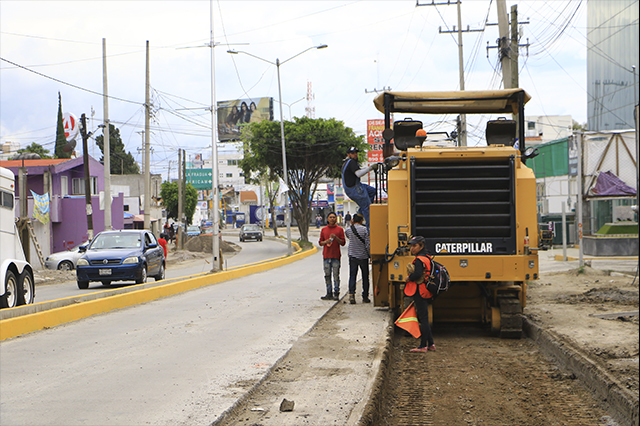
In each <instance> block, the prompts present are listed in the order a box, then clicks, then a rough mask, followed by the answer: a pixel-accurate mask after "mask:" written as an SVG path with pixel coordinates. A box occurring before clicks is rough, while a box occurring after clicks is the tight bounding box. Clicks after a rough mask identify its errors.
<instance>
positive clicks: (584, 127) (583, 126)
mask: <svg viewBox="0 0 640 426" xmlns="http://www.w3.org/2000/svg"><path fill="white" fill-rule="evenodd" d="M571 129H572V130H587V123H583V124H580V123H578V122H577V121H576V120H573V125H572V126H571Z"/></svg>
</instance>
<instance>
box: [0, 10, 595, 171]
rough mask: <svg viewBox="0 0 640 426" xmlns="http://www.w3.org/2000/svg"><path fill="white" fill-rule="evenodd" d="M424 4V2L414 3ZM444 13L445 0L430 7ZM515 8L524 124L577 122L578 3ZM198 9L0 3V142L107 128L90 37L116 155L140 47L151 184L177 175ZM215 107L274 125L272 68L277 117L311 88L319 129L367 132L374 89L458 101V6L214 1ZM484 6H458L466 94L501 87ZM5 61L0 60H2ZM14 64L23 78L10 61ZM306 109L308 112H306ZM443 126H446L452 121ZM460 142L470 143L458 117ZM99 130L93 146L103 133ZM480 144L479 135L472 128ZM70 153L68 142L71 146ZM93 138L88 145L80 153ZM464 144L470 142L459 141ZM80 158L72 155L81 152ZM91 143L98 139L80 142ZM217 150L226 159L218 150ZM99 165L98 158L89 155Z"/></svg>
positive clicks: (127, 137) (207, 70) (201, 72)
mask: <svg viewBox="0 0 640 426" xmlns="http://www.w3.org/2000/svg"><path fill="white" fill-rule="evenodd" d="M420 3H421V4H427V3H428V4H430V3H431V1H430V0H421V1H420ZM438 3H446V0H438V1H436V4H438ZM516 3H517V4H518V14H519V21H521V22H522V21H528V22H529V23H528V24H523V25H521V33H522V39H521V43H522V44H524V43H526V42H527V39H528V41H529V43H530V44H531V46H530V47H529V49H528V56H527V49H526V48H525V47H521V48H520V49H521V53H522V56H521V57H520V87H522V88H524V89H525V90H527V92H528V93H529V94H530V95H531V96H532V100H531V101H530V102H529V103H528V104H527V110H526V114H527V116H538V115H571V116H572V117H573V119H574V120H576V121H578V122H579V123H584V122H586V120H587V119H586V117H587V94H586V28H585V27H586V1H582V2H580V1H542V0H536V1H531V0H527V1H519V2H514V1H507V11H510V8H511V5H512V4H516ZM210 6H211V3H210V2H209V1H206V0H203V1H81V2H79V1H69V2H65V1H13V0H1V1H0V56H1V57H2V58H3V60H2V61H0V143H4V142H8V141H11V142H19V143H20V144H21V145H22V146H23V147H25V146H27V145H29V144H30V143H32V142H37V143H39V144H41V145H43V146H44V147H45V148H46V149H49V150H50V151H53V149H54V140H55V126H56V118H57V108H58V92H60V93H61V95H62V106H63V112H70V113H73V114H74V115H76V116H77V117H78V118H79V117H80V115H81V114H82V113H85V114H86V115H87V117H89V118H91V117H92V110H93V111H94V115H93V119H94V121H93V123H92V124H90V125H89V127H90V128H91V129H97V126H98V124H100V123H101V122H102V120H103V98H102V96H101V95H100V94H101V93H102V86H103V84H102V38H105V39H106V44H107V55H108V57H107V69H108V71H107V73H108V82H109V95H110V96H111V97H112V98H111V99H110V100H109V117H110V120H111V122H112V123H113V124H114V125H116V127H118V128H119V129H120V132H121V136H122V140H123V142H124V144H125V147H126V150H128V151H130V152H131V153H132V154H134V156H135V157H136V159H138V160H140V158H141V155H140V153H139V152H138V149H139V148H141V147H142V135H141V134H140V133H139V132H141V131H142V130H144V107H143V104H144V97H145V42H146V41H147V40H148V41H149V43H150V75H151V86H152V92H153V93H152V102H153V109H154V116H153V119H152V123H151V126H152V138H151V144H152V147H153V154H152V172H155V173H162V175H163V177H164V178H165V179H166V177H167V172H168V170H169V161H173V165H172V173H171V174H172V176H176V175H177V172H176V166H175V164H176V162H177V150H178V148H185V149H186V150H187V154H188V155H189V156H193V155H195V154H198V153H202V154H203V157H205V158H209V157H210V152H211V149H210V148H207V147H210V146H211V125H210V113H209V112H208V111H207V110H206V109H207V108H208V107H209V106H210V104H211V56H210V48H208V47H204V46H205V44H207V43H208V42H209V37H210V32H211V25H210V17H211V8H210ZM213 15H214V26H213V31H214V36H215V44H216V45H217V47H216V48H215V79H216V87H215V93H216V99H217V101H221V100H230V99H239V98H260V97H273V98H274V104H275V118H276V119H277V120H279V117H280V115H279V107H278V99H279V97H278V81H277V73H276V67H275V66H274V65H271V64H269V63H267V62H263V61H260V60H258V59H255V58H253V57H250V56H248V55H242V54H240V55H230V54H228V53H227V50H229V49H234V50H242V51H246V52H248V53H250V54H252V55H255V56H258V57H261V58H263V59H265V60H267V61H271V62H275V61H276V59H279V60H280V61H281V62H282V61H285V60H287V59H289V58H291V57H293V56H295V55H297V54H298V53H300V52H302V51H304V50H305V49H307V48H309V47H313V46H318V45H321V44H327V45H328V48H326V49H322V50H315V49H314V50H310V51H308V52H306V53H304V54H302V55H300V56H298V57H295V58H293V59H291V61H289V62H286V63H285V64H283V65H281V68H280V70H281V79H282V98H283V102H284V103H285V104H288V105H289V106H288V105H285V106H284V108H283V112H284V116H285V120H288V119H289V117H290V114H291V115H292V116H298V117H299V116H303V115H304V114H305V107H307V106H308V104H307V100H306V99H304V98H305V97H306V96H307V83H308V82H310V83H311V85H312V91H313V95H314V100H313V103H312V106H313V107H315V117H316V118H336V119H338V120H342V121H343V122H344V123H345V125H346V126H348V127H351V128H352V129H353V130H354V131H355V132H356V133H357V134H364V133H365V130H366V120H367V119H376V118H382V114H381V113H379V112H378V111H377V110H376V109H375V108H374V107H373V98H374V96H375V93H372V92H373V91H374V90H376V89H383V88H387V87H390V88H391V89H392V90H401V91H414V90H415V91H429V90H458V89H459V74H458V46H457V35H454V34H449V33H440V32H439V29H440V28H441V29H442V30H443V31H450V30H453V27H454V26H457V7H456V6H455V4H452V5H439V6H431V5H430V6H416V2H415V1H414V0H395V1H281V2H278V1H214V2H213ZM487 22H488V23H490V24H491V23H493V24H495V23H497V13H496V2H495V0H494V1H489V0H464V1H463V2H462V27H463V28H464V29H466V28H467V26H469V28H470V29H482V28H484V31H483V32H468V33H465V34H464V35H463V46H464V66H465V88H466V89H467V90H474V89H475V90H480V89H490V88H499V87H501V74H500V68H499V63H498V57H497V50H496V49H490V50H489V51H488V55H489V57H488V58H487V42H489V45H490V46H495V45H496V39H497V38H498V27H497V26H495V25H493V26H486V25H485V23H487ZM7 61H10V62H11V63H9V62H7ZM12 63H13V64H17V65H19V66H16V65H13V64H12ZM303 99H304V100H303ZM449 120H450V121H449V123H450V127H451V128H450V129H449V130H452V128H453V127H452V126H453V121H452V120H453V117H449ZM469 125H470V126H471V127H470V128H469V132H470V133H471V134H472V135H473V133H474V132H475V130H474V128H473V125H474V122H473V121H470V123H469ZM100 132H101V131H99V130H98V132H96V134H101V133H100ZM476 133H478V134H479V133H482V132H481V131H480V130H478V131H477V132H476ZM78 141H79V142H80V138H78ZM91 142H92V141H91ZM473 143H475V142H474V141H473V140H471V139H470V145H472V144H473ZM78 145H79V149H81V147H80V145H81V143H79V144H78ZM92 146H95V143H93V142H92ZM220 149H221V150H222V149H224V148H223V147H221V148H220ZM89 152H90V154H92V155H94V157H96V158H98V159H99V158H100V156H101V154H100V150H99V149H98V148H97V147H95V148H93V147H91V148H89Z"/></svg>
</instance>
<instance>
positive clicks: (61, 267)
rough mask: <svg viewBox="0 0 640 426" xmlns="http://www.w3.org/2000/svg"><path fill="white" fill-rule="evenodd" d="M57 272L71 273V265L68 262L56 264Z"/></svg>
mask: <svg viewBox="0 0 640 426" xmlns="http://www.w3.org/2000/svg"><path fill="white" fill-rule="evenodd" d="M58 270H60V271H73V263H71V262H70V261H68V260H63V261H62V262H60V263H59V264H58Z"/></svg>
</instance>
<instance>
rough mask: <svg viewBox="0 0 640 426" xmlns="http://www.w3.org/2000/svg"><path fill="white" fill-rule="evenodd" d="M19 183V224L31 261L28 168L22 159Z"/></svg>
mask: <svg viewBox="0 0 640 426" xmlns="http://www.w3.org/2000/svg"><path fill="white" fill-rule="evenodd" d="M18 184H19V185H20V191H19V192H20V194H19V195H20V223H19V225H18V227H19V233H20V241H21V242H22V250H23V251H24V256H25V258H26V259H27V261H29V262H30V261H31V260H30V259H31V242H30V240H29V229H28V228H27V226H26V225H27V222H28V221H29V200H28V199H27V189H28V188H27V186H28V183H27V168H26V167H24V160H22V167H20V168H19V169H18Z"/></svg>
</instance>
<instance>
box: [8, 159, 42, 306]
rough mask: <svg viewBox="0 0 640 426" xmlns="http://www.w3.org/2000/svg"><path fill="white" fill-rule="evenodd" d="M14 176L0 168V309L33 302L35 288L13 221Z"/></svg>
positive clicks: (31, 272) (30, 269)
mask: <svg viewBox="0 0 640 426" xmlns="http://www.w3.org/2000/svg"><path fill="white" fill-rule="evenodd" d="M14 194H15V176H14V174H13V172H12V171H11V170H9V169H5V168H4V167H0V284H1V285H0V308H13V307H16V306H18V305H25V304H30V303H33V301H34V300H35V293H36V287H35V285H34V281H33V268H32V267H31V265H30V264H29V262H27V260H26V258H25V256H24V251H23V250H22V244H21V243H20V237H19V235H18V228H17V227H16V221H15V212H14V211H15V210H14V209H15V197H14Z"/></svg>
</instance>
